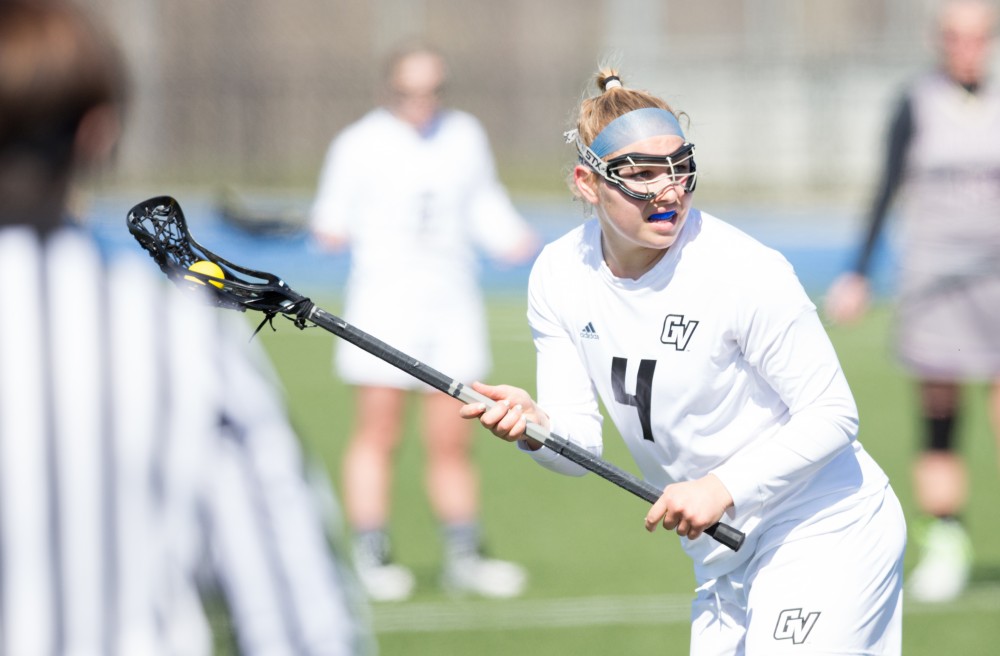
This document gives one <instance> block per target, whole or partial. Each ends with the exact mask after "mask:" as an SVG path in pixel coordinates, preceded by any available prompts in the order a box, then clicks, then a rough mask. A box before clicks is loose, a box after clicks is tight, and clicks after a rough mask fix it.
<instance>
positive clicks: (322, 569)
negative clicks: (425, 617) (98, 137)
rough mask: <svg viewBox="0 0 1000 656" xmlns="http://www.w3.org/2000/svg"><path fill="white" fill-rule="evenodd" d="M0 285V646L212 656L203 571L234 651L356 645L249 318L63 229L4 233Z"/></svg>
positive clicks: (342, 582) (361, 633) (350, 597)
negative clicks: (221, 607) (224, 611)
mask: <svg viewBox="0 0 1000 656" xmlns="http://www.w3.org/2000/svg"><path fill="white" fill-rule="evenodd" d="M0 281H2V284H3V289H4V292H3V300H4V308H5V312H4V314H3V318H2V319H0V653H2V654H10V655H12V656H19V655H21V654H30V655H36V654H56V655H62V654H74V655H89V654H122V655H124V656H134V655H147V654H148V655H157V654H184V655H185V656H186V655H191V654H209V653H211V651H212V635H211V629H210V625H209V623H208V621H207V619H206V615H205V612H204V610H203V606H202V603H201V599H200V595H199V586H198V581H199V580H201V579H202V575H201V574H200V573H203V572H204V571H206V570H207V571H209V572H210V573H211V575H212V577H213V578H214V579H215V582H216V583H217V584H218V586H219V588H220V589H221V591H222V592H223V595H224V599H225V601H226V603H227V605H228V608H229V612H230V615H231V617H232V619H233V626H234V629H235V633H236V640H237V641H238V643H239V645H240V650H241V652H242V653H246V654H268V655H271V654H274V655H284V654H289V655H292V654H295V655H299V654H338V655H339V654H356V653H361V652H362V651H365V650H366V649H367V647H368V646H369V636H370V634H369V633H368V631H367V623H366V619H365V618H364V617H363V616H362V615H361V614H360V613H359V611H361V610H363V609H364V606H363V604H359V603H358V601H357V599H358V597H357V596H355V594H354V593H353V590H352V588H351V585H350V582H351V581H352V580H353V578H352V577H351V576H350V574H349V572H348V571H347V569H346V567H344V566H343V565H342V564H341V562H340V561H338V560H336V559H335V558H334V557H333V555H332V552H331V551H330V548H329V546H328V542H327V536H326V535H325V534H324V531H323V524H322V522H321V521H320V519H319V511H318V508H317V503H316V497H315V496H314V495H313V494H312V493H311V492H310V489H309V487H308V486H307V484H306V482H305V480H304V478H303V469H304V467H303V461H302V456H301V453H300V450H299V444H298V441H297V438H296V436H295V434H294V433H293V432H292V430H291V428H290V427H289V424H288V421H287V418H286V415H285V411H284V408H283V406H282V403H281V400H280V398H279V397H278V396H277V394H276V391H275V389H274V380H273V376H272V375H270V370H269V369H267V362H266V361H265V360H264V359H263V357H262V354H261V352H260V351H259V350H256V351H255V350H254V348H255V347H254V346H252V345H250V344H249V342H248V334H247V332H246V330H245V328H246V325H245V324H244V322H243V321H242V319H241V318H240V317H239V316H238V315H235V314H232V315H231V314H229V313H225V312H223V311H220V310H215V309H213V308H211V307H209V306H208V305H207V304H205V303H202V302H201V301H202V300H203V299H200V298H196V297H197V294H194V293H186V292H182V291H180V290H177V289H175V288H173V287H172V286H169V285H167V284H166V283H164V282H163V280H162V276H160V275H159V273H158V272H156V271H154V269H153V267H151V266H150V263H149V261H148V260H145V259H143V258H141V257H140V256H139V255H138V254H132V255H126V256H121V257H116V258H115V259H113V260H110V261H104V260H103V259H102V257H101V255H100V254H99V253H98V251H97V249H96V247H95V245H94V244H93V243H92V241H91V240H90V239H89V238H88V237H86V236H85V235H83V234H82V233H80V232H77V231H73V230H70V229H65V230H61V231H59V232H57V233H55V234H53V235H51V236H50V237H48V238H47V239H45V240H44V241H43V240H40V239H39V237H38V236H37V234H36V233H35V232H34V231H33V230H32V229H30V228H22V227H12V228H5V229H3V230H0ZM230 317H231V319H230ZM205 563H208V564H209V567H207V568H206V567H205Z"/></svg>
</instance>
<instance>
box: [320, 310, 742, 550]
mask: <svg viewBox="0 0 1000 656" xmlns="http://www.w3.org/2000/svg"><path fill="white" fill-rule="evenodd" d="M305 318H306V319H308V320H309V321H312V322H313V323H315V324H316V325H317V326H319V327H320V328H323V329H325V330H327V331H329V332H331V333H333V334H334V335H336V336H338V337H340V338H341V339H344V340H345V341H347V342H350V343H351V344H354V345H355V346H357V347H358V348H360V349H362V350H364V351H367V352H368V353H371V354H372V355H374V356H375V357H377V358H379V359H380V360H383V361H385V362H388V363H389V364H391V365H393V366H394V367H396V368H397V369H400V370H402V371H404V372H406V373H408V374H410V375H411V376H413V377H414V378H416V379H418V380H421V381H423V382H425V383H427V384H428V385H430V386H431V387H433V388H435V389H437V390H439V391H441V392H444V393H445V394H448V395H449V396H452V397H454V398H456V399H458V400H460V401H462V402H464V403H482V404H484V405H485V406H486V407H487V408H491V407H493V406H494V405H496V402H495V401H493V400H492V399H489V398H487V397H485V396H483V395H482V394H480V393H479V392H477V391H475V390H474V389H472V388H471V387H469V386H467V385H463V384H462V383H460V382H458V381H456V380H454V379H453V378H450V377H449V376H446V375H445V374H443V373H441V372H440V371H438V370H436V369H434V368H432V367H429V366H427V365H426V364H424V363H423V362H421V361H419V360H417V359H415V358H413V357H410V356H409V355H407V354H405V353H403V352H402V351H399V350H398V349H395V348H393V347H392V346H389V345H388V344H386V343H385V342H383V341H382V340H380V339H378V338H376V337H373V336H372V335H369V334H368V333H366V332H364V331H362V330H359V329H358V328H355V327H354V326H352V325H351V324H349V323H347V322H346V321H344V320H343V319H341V318H340V317H337V316H335V315H332V314H330V313H329V312H327V311H325V310H323V309H322V308H320V307H318V306H316V305H313V306H312V307H311V308H310V309H309V310H308V312H306V313H305ZM527 434H528V437H530V438H532V439H535V440H538V441H539V442H541V443H542V444H544V445H545V446H546V447H547V448H549V449H552V450H553V451H555V452H556V453H558V454H559V455H561V456H562V457H564V458H566V459H568V460H571V461H572V462H575V463H576V464H578V465H580V466H581V467H583V468H584V469H586V470H587V471H590V472H593V473H595V474H597V475H598V476H600V477H601V478H603V479H605V480H608V481H610V482H612V483H614V484H615V485H617V486H618V487H620V488H622V489H625V490H628V491H629V492H631V493H632V494H634V495H636V496H637V497H639V498H640V499H644V500H646V501H648V502H649V503H655V502H656V501H657V500H658V499H659V498H660V495H661V493H662V490H659V489H657V488H656V487H655V486H653V485H651V484H649V483H648V482H646V481H644V480H642V479H641V478H638V477H637V476H635V475H633V474H631V473H630V472H627V471H625V470H624V469H621V468H619V467H617V466H615V465H613V464H611V463H610V462H608V461H607V460H604V459H602V458H599V457H597V456H595V455H594V454H592V453H590V452H589V451H587V450H586V449H584V448H582V447H580V446H578V445H576V444H574V443H573V442H570V441H569V440H567V439H566V438H563V437H560V436H558V435H555V434H554V433H552V432H550V431H548V430H546V429H545V428H543V427H541V426H539V425H538V424H535V423H533V422H528V425H527ZM705 533H707V534H708V535H710V536H712V537H713V538H715V539H716V540H718V541H719V542H721V543H722V544H724V545H726V546H727V547H729V548H730V549H733V550H734V551H735V550H738V549H739V548H740V546H741V545H742V544H743V540H744V538H745V536H744V535H743V533H741V532H740V531H738V530H736V529H734V528H733V527H731V526H729V525H727V524H722V523H717V524H714V525H712V526H710V527H708V528H707V529H705Z"/></svg>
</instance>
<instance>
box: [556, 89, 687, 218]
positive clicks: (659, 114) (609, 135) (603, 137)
mask: <svg viewBox="0 0 1000 656" xmlns="http://www.w3.org/2000/svg"><path fill="white" fill-rule="evenodd" d="M664 135H672V136H677V137H680V138H681V139H683V140H684V144H683V145H682V146H681V147H680V148H679V149H678V150H677V151H676V152H674V153H672V154H670V155H667V156H665V157H658V156H657V157H654V156H649V155H641V154H638V153H631V154H627V155H620V156H618V157H615V158H613V159H611V160H605V159H604V157H605V156H606V155H608V154H610V153H613V152H616V151H619V150H621V149H623V148H624V147H625V146H628V145H629V144H632V143H635V142H637V141H643V140H645V139H649V138H651V137H659V136H664ZM565 137H566V142H567V143H570V142H575V143H576V151H577V153H578V154H579V155H580V161H581V162H583V163H584V164H586V165H587V166H589V167H590V168H591V169H592V170H593V171H595V172H596V173H597V174H598V175H600V176H601V177H603V178H604V179H605V180H607V181H608V182H610V183H611V184H613V185H615V186H617V187H618V188H619V189H621V190H622V192H624V193H625V194H627V195H628V196H631V197H632V198H636V199H639V200H649V199H651V198H654V197H655V196H656V195H657V193H659V192H658V191H651V190H650V189H649V188H647V189H645V190H637V189H634V188H632V187H633V186H634V184H632V186H630V183H632V181H629V180H626V179H624V178H622V177H621V176H620V175H618V174H617V172H616V171H617V169H618V168H619V167H620V166H621V165H628V166H638V165H640V163H641V164H642V165H647V166H655V167H663V168H664V169H666V172H665V173H664V176H665V178H666V179H668V180H677V181H678V182H680V183H682V184H683V187H684V189H685V190H686V191H688V192H691V191H694V187H695V181H696V179H697V173H696V172H695V170H696V169H695V164H694V144H691V143H688V141H687V139H686V138H685V137H684V131H683V130H682V129H681V126H680V123H679V122H678V121H677V117H676V116H674V114H673V112H670V111H669V110H666V109H660V108H658V107H644V108H642V109H636V110H633V111H631V112H628V113H626V114H622V115H621V116H619V117H617V118H616V119H615V120H613V121H611V122H610V123H608V124H607V125H606V126H605V127H604V129H603V130H601V132H600V133H599V134H598V135H597V136H596V137H595V138H594V141H593V143H591V145H590V146H587V144H585V143H583V139H581V138H580V133H579V130H570V131H569V132H566V133H565ZM670 184H675V183H673V182H671V183H670ZM645 186H646V187H649V185H645Z"/></svg>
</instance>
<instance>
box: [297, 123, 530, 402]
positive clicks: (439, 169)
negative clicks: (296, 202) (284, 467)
mask: <svg viewBox="0 0 1000 656" xmlns="http://www.w3.org/2000/svg"><path fill="white" fill-rule="evenodd" d="M311 220H312V228H313V230H314V231H315V232H317V233H321V234H325V235H328V236H331V237H336V238H339V239H341V240H346V241H347V242H348V243H349V245H350V253H351V269H350V274H349V278H348V283H347V291H346V299H345V307H344V318H345V319H346V320H347V321H348V322H350V323H352V324H354V325H356V326H358V327H359V328H360V329H362V330H365V331H368V332H371V333H372V334H374V335H375V336H376V337H378V338H380V339H382V340H383V341H386V342H388V343H390V344H392V345H393V346H395V347H396V348H399V349H400V350H402V351H404V352H405V353H407V354H409V355H412V356H414V357H415V358H417V359H419V360H422V361H424V362H427V363H428V364H430V365H431V366H434V367H435V368H437V369H440V370H442V371H447V372H448V374H449V375H450V376H452V377H454V378H456V379H461V380H474V379H477V378H481V377H483V376H485V374H486V372H487V370H488V367H489V353H488V349H487V336H486V325H485V321H484V319H483V316H484V310H483V307H482V299H481V293H480V291H479V283H478V279H477V276H478V253H479V252H483V251H484V252H485V253H486V254H487V255H489V256H492V257H501V258H502V257H503V256H505V255H506V254H507V253H510V252H512V251H513V250H514V249H516V248H518V247H519V245H520V244H523V243H524V241H525V240H526V239H528V238H530V236H531V234H532V231H531V229H530V227H529V226H528V224H527V223H526V222H525V221H524V219H523V218H522V217H521V215H520V214H519V213H518V212H517V210H516V209H515V207H514V205H513V203H512V202H511V200H510V198H509V196H508V195H507V192H506V191H505V190H504V188H503V186H502V185H501V183H500V181H499V179H498V178H497V174H496V170H495V167H494V164H493V158H492V153H491V151H490V148H489V142H488V139H487V136H486V133H485V131H484V130H483V128H482V126H481V125H480V123H479V121H478V120H477V119H476V118H475V117H473V116H471V115H470V114H467V113H465V112H461V111H457V110H445V111H442V112H441V113H440V114H439V115H438V117H437V119H436V120H435V123H434V124H433V125H432V126H431V128H430V129H429V130H428V131H427V132H426V133H423V134H422V133H420V132H418V131H417V130H415V129H414V128H413V127H412V126H411V125H410V124H408V123H406V122H404V121H402V120H400V119H399V118H397V117H396V116H395V115H393V114H392V112H390V111H389V110H387V109H384V108H378V109H374V110H372V111H370V112H369V113H368V114H366V115H365V116H364V117H362V118H361V119H360V120H359V121H357V122H356V123H354V124H352V125H350V126H348V127H347V128H346V129H345V130H344V131H343V132H342V133H341V134H340V135H338V137H337V138H336V139H334V141H333V142H332V143H331V145H330V149H329V151H328V153H327V157H326V161H325V163H324V165H323V170H322V172H321V174H320V181H319V188H318V190H317V196H316V199H315V201H314V204H313V208H312V218H311ZM445 313H446V314H445ZM455 339H459V340H461V341H460V342H458V343H456V342H455ZM338 349H339V360H340V370H341V374H342V375H344V376H345V378H347V379H348V380H349V381H350V382H356V383H376V384H378V383H381V384H387V385H392V386H397V387H407V386H412V385H416V384H417V383H416V381H415V380H413V379H412V378H410V377H408V376H407V375H406V374H403V373H401V372H397V371H396V370H395V369H393V368H392V367H391V366H390V365H387V364H385V363H382V362H380V361H378V360H377V359H375V358H374V357H373V356H371V355H368V354H366V353H363V352H362V351H360V350H359V349H357V348H356V347H354V346H351V345H349V344H338Z"/></svg>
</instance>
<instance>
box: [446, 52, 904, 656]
mask: <svg viewBox="0 0 1000 656" xmlns="http://www.w3.org/2000/svg"><path fill="white" fill-rule="evenodd" d="M597 82H598V86H599V88H600V90H601V93H599V94H598V95H596V96H594V97H591V98H588V99H586V100H584V101H583V103H582V105H581V107H580V110H579V115H578V116H579V118H578V123H577V126H576V129H575V130H574V131H571V132H569V133H567V136H568V138H569V140H570V141H573V142H575V144H576V148H577V151H578V153H579V156H580V159H579V163H578V164H577V165H576V166H575V168H574V169H573V188H574V191H575V193H576V194H577V195H578V196H579V197H580V198H581V199H582V200H583V201H584V202H585V203H586V204H587V206H588V207H590V208H592V210H593V211H594V212H595V213H596V218H595V219H592V220H589V221H587V222H586V223H584V224H583V225H582V226H580V227H578V228H576V229H574V230H572V231H571V232H569V233H568V234H566V235H565V236H563V237H561V238H560V239H558V240H556V241H554V242H552V243H550V244H548V245H547V246H546V247H545V248H544V249H543V250H542V252H541V254H540V255H539V256H538V259H537V260H536V261H535V264H534V266H533V268H532V272H531V278H530V282H529V284H528V322H529V324H530V327H531V330H532V334H533V335H534V340H535V348H536V353H537V358H538V402H537V404H536V403H535V401H533V400H532V398H531V397H530V395H529V394H528V393H527V392H526V391H525V390H522V389H519V388H515V387H511V386H508V385H497V386H493V385H484V384H481V383H476V384H474V387H475V389H477V390H478V391H480V392H482V393H483V394H485V395H486V396H488V397H489V398H491V399H493V400H494V401H496V402H497V404H496V405H495V406H493V407H492V408H490V409H489V410H486V408H485V407H484V405H483V404H467V405H465V406H463V407H462V408H461V410H460V413H461V415H462V416H465V417H467V418H473V417H479V419H480V422H481V423H482V424H483V425H484V426H485V427H487V428H489V429H490V430H492V431H493V432H494V434H496V435H497V436H499V437H501V438H503V439H505V440H508V441H517V442H518V443H519V446H520V448H521V449H522V450H524V451H527V452H529V453H531V455H532V457H533V458H534V459H535V460H536V461H537V462H539V463H540V464H542V465H544V466H546V467H548V468H550V469H553V470H554V471H557V472H561V473H566V474H574V475H580V474H582V473H584V470H583V469H581V468H579V467H578V466H576V465H575V464H573V463H570V462H569V461H567V460H565V459H562V458H560V457H559V456H558V455H557V454H556V453H555V452H553V451H550V450H548V449H547V448H544V447H542V446H541V445H540V444H539V443H538V442H537V441H535V440H532V439H530V438H526V437H525V425H526V421H532V422H535V423H537V424H540V425H541V426H543V427H545V428H548V429H550V430H552V431H553V432H555V433H557V434H559V435H562V436H565V437H567V438H568V439H571V440H572V441H574V442H576V443H578V444H580V445H581V446H583V447H585V448H587V449H590V450H591V451H592V452H593V453H595V454H600V453H601V450H602V444H603V443H602V435H601V423H602V420H601V413H600V406H599V402H598V399H600V401H601V402H603V405H604V407H605V408H606V409H607V412H608V414H609V415H610V417H611V419H612V421H614V423H615V426H616V427H617V428H618V430H619V432H620V433H621V435H622V437H623V438H624V440H625V442H626V444H627V446H628V448H629V451H630V452H631V453H632V456H633V457H634V459H635V461H636V463H637V465H638V467H639V470H640V471H641V473H642V475H643V476H644V477H645V478H646V479H647V480H649V481H650V482H651V483H652V484H654V485H656V486H658V487H661V488H662V489H663V495H662V496H661V497H660V499H659V500H658V501H657V502H656V503H654V504H653V505H652V507H651V508H650V510H649V511H648V513H647V515H646V521H645V528H646V529H647V530H649V531H653V530H655V529H656V526H657V525H658V524H662V525H663V527H664V528H666V529H673V530H675V531H676V532H677V533H678V534H680V535H681V536H683V537H682V543H683V546H684V548H685V550H687V552H688V554H689V555H690V556H691V558H692V559H693V560H694V566H695V578H696V581H697V586H698V588H697V596H696V598H695V600H694V602H693V607H692V614H691V617H692V630H691V649H690V652H691V654H696V655H698V656H703V655H704V654H744V653H747V654H784V653H798V650H801V649H806V651H807V652H808V653H824V654H827V653H829V654H833V653H837V654H846V653H852V654H854V653H858V654H861V653H863V654H899V653H900V650H901V640H902V567H903V550H904V545H905V541H906V527H905V523H904V520H903V513H902V508H901V507H900V505H899V502H898V500H897V499H896V495H895V494H894V492H893V490H892V488H891V487H890V485H889V481H888V479H887V477H886V475H885V474H884V473H883V471H882V470H881V468H880V467H879V466H878V465H877V464H876V463H875V461H874V460H872V458H871V457H870V456H869V455H868V454H867V452H866V451H865V450H864V448H863V447H862V446H861V444H860V442H858V440H857V434H858V416H857V408H856V406H855V403H854V399H853V397H852V395H851V391H850V389H849V387H848V384H847V380H846V379H845V377H844V374H843V371H842V370H841V367H840V363H839V362H838V360H837V356H836V353H835V352H834V350H833V346H832V345H831V343H830V341H829V339H828V337H827V335H826V333H825V331H824V330H823V326H822V325H821V323H820V321H819V318H818V316H817V313H816V307H815V306H814V305H813V303H812V302H811V301H810V300H809V297H808V296H807V295H806V293H805V290H804V289H803V288H802V285H801V284H800V283H799V281H798V279H797V278H796V276H795V273H794V271H793V270H792V267H791V265H789V263H788V261H787V260H785V258H784V257H782V256H781V254H779V253H778V252H776V251H774V250H771V249H769V248H766V247H765V246H763V245H761V244H760V243H759V242H757V241H755V240H754V239H752V238H750V237H749V236H747V235H746V234H744V233H742V232H740V231H739V230H737V229H735V228H733V227H732V226H730V225H728V224H726V223H724V222H723V221H721V220H719V219H717V218H715V217H713V216H710V215H708V214H707V213H704V212H701V211H699V210H698V209H695V208H694V207H693V206H692V198H693V196H692V192H693V191H694V188H695V181H696V175H697V172H696V168H695V161H694V146H693V144H691V143H690V142H688V141H687V140H686V138H685V136H684V132H683V130H682V128H681V126H680V124H679V122H678V120H677V117H676V115H675V113H674V111H673V110H672V109H671V108H670V107H669V105H668V104H667V103H666V102H665V101H663V100H662V99H660V98H658V97H656V96H653V95H651V94H648V93H646V92H642V91H638V90H633V89H629V88H626V87H624V86H623V85H622V82H621V80H620V79H619V77H618V75H617V73H616V72H615V71H614V70H612V69H604V70H602V71H601V72H600V73H599V75H598V78H597ZM723 518H725V519H726V522H727V523H730V524H732V525H733V526H734V527H735V528H738V529H741V530H743V531H744V532H745V533H746V536H747V537H746V542H745V543H744V545H743V547H742V549H741V550H740V551H738V552H734V551H731V550H730V549H728V548H727V547H724V546H722V545H720V544H719V543H718V542H715V541H713V540H712V539H711V538H709V537H708V536H706V535H702V531H704V529H705V528H707V527H709V526H711V525H712V524H714V523H715V522H717V521H719V520H721V519H723Z"/></svg>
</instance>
